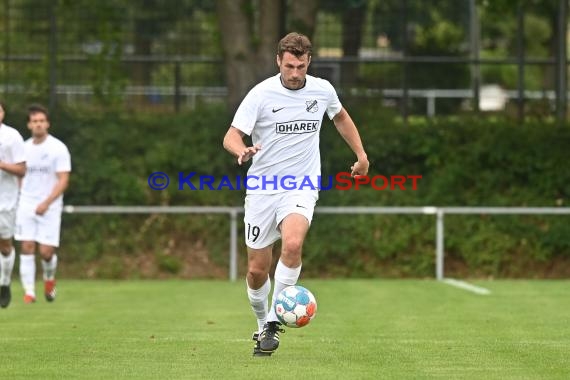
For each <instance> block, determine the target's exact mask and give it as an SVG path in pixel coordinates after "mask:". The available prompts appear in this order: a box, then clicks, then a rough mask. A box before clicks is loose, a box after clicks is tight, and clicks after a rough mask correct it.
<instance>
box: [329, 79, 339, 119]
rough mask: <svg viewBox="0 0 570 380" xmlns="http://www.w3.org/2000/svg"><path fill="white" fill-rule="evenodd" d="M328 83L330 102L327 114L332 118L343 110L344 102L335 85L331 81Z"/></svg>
mask: <svg viewBox="0 0 570 380" xmlns="http://www.w3.org/2000/svg"><path fill="white" fill-rule="evenodd" d="M326 83H327V87H328V88H329V102H328V104H327V115H328V117H329V119H331V120H332V119H333V118H334V117H335V116H336V115H337V114H338V113H339V112H340V111H341V110H342V104H341V103H340V100H339V99H338V95H337V93H336V90H335V89H334V87H333V85H332V84H330V82H328V81H327V82H326Z"/></svg>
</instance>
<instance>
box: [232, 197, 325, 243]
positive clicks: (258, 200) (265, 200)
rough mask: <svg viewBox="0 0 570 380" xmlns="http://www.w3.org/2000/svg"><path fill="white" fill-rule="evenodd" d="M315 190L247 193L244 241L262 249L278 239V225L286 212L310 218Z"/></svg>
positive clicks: (309, 219)
mask: <svg viewBox="0 0 570 380" xmlns="http://www.w3.org/2000/svg"><path fill="white" fill-rule="evenodd" d="M318 199H319V192H318V191H316V190H315V191H286V192H283V193H277V194H248V195H246V197H245V216H244V218H243V221H244V223H245V244H246V245H247V246H248V247H250V248H253V249H261V248H265V247H267V246H269V245H271V244H273V243H275V242H276V241H277V240H278V239H280V238H281V231H280V230H279V225H280V224H281V222H282V221H283V219H285V217H286V216H287V215H289V214H301V215H303V216H304V217H305V218H307V220H308V221H309V225H310V224H311V221H312V220H313V211H314V210H315V204H316V203H317V200H318Z"/></svg>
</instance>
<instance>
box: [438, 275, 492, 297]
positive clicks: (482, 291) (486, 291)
mask: <svg viewBox="0 0 570 380" xmlns="http://www.w3.org/2000/svg"><path fill="white" fill-rule="evenodd" d="M443 282H445V283H446V284H448V285H451V286H455V287H456V288H460V289H464V290H467V291H469V292H473V293H476V294H481V295H487V294H491V291H490V290H489V289H485V288H482V287H480V286H476V285H471V284H469V283H467V282H465V281H460V280H454V279H453V278H444V279H443Z"/></svg>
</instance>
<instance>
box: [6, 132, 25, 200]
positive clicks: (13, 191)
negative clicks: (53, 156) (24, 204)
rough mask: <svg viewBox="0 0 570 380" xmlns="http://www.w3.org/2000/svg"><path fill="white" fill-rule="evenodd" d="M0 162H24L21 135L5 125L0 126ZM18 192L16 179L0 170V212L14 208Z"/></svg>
mask: <svg viewBox="0 0 570 380" xmlns="http://www.w3.org/2000/svg"><path fill="white" fill-rule="evenodd" d="M0 161H3V162H6V163H9V164H18V163H20V162H25V161H26V152H25V148H24V139H23V138H22V135H20V132H18V131H17V130H15V129H14V128H12V127H9V126H7V125H6V124H0ZM18 190H19V189H18V177H16V176H15V175H13V174H10V173H8V172H6V171H4V170H0V211H6V210H12V209H14V208H15V207H16V204H17V203H18Z"/></svg>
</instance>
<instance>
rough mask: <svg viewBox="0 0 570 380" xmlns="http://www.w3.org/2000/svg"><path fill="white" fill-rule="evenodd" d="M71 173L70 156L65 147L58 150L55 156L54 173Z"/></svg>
mask: <svg viewBox="0 0 570 380" xmlns="http://www.w3.org/2000/svg"><path fill="white" fill-rule="evenodd" d="M70 171H71V155H70V154H69V150H68V149H67V147H66V146H65V145H62V146H61V147H60V149H58V153H57V156H56V157H55V172H56V173H61V172H70Z"/></svg>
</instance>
